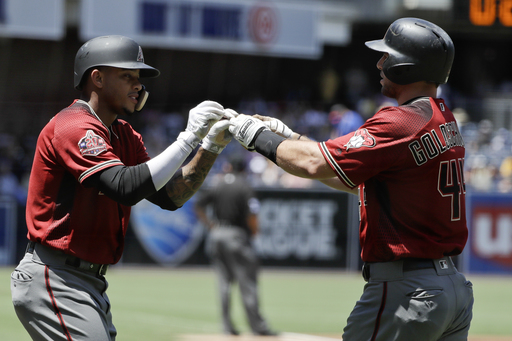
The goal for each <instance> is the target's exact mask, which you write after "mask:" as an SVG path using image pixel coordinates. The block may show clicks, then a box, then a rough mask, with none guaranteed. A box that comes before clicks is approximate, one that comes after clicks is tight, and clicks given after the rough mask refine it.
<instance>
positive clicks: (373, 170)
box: [229, 18, 473, 341]
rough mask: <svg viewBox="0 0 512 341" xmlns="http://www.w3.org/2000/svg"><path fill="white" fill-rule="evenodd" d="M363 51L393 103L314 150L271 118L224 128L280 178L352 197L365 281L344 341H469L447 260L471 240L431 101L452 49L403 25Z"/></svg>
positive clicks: (447, 133)
mask: <svg viewBox="0 0 512 341" xmlns="http://www.w3.org/2000/svg"><path fill="white" fill-rule="evenodd" d="M366 45H367V46H368V47H369V48H371V49H373V50H376V51H379V52H382V53H383V55H382V57H381V58H380V60H379V61H378V63H377V68H378V70H379V71H380V76H381V78H382V79H381V81H380V83H381V85H382V93H383V94H384V95H385V96H387V97H389V98H393V99H395V100H396V101H397V103H398V106H389V107H385V108H382V109H380V110H379V111H378V112H377V113H376V114H375V115H374V116H373V117H372V118H370V119H368V120H367V121H366V122H365V123H364V124H363V125H362V126H361V127H360V128H359V129H358V130H357V131H355V132H354V133H349V134H347V135H345V136H340V137H338V138H335V139H332V140H328V141H324V142H319V143H318V142H314V141H302V140H303V139H304V138H303V137H301V136H300V135H298V134H296V133H294V132H292V131H290V129H289V128H287V127H286V126H284V124H283V123H282V122H280V121H277V120H275V119H272V118H269V117H259V118H260V119H264V120H265V121H264V122H262V121H260V120H258V118H255V117H252V116H247V115H239V116H237V117H235V118H233V119H231V122H232V125H231V126H230V127H229V130H230V131H231V132H232V133H233V134H234V137H235V138H236V139H237V140H238V141H239V142H240V143H242V145H244V146H245V147H247V148H248V149H249V150H251V149H252V150H256V151H257V152H259V153H261V154H262V155H265V156H266V157H268V158H269V159H271V160H272V161H274V162H275V163H276V164H277V165H278V166H280V167H281V168H282V169H284V170H286V171H287V172H289V173H291V174H294V175H297V176H301V177H305V178H312V179H318V180H321V181H322V182H324V183H325V184H328V185H330V186H331V187H334V188H336V189H339V190H343V191H347V192H350V193H354V194H357V195H358V196H359V200H360V220H361V221H360V243H361V247H362V251H361V257H362V260H363V261H364V267H363V277H364V278H365V280H366V281H367V284H366V285H365V287H364V291H363V294H362V296H361V299H360V300H359V301H358V302H357V303H356V305H355V307H354V309H353V311H352V313H351V314H350V316H349V318H348V321H347V325H346V327H345V329H344V334H343V340H344V341H362V340H365V341H369V340H372V341H373V340H381V341H384V340H385V341H390V340H404V341H405V340H407V341H409V340H415V341H434V340H443V341H456V340H457V341H458V340H466V339H467V336H468V331H469V326H470V321H471V318H472V306H473V289H472V284H471V283H470V282H469V281H467V280H466V278H465V277H464V275H462V274H461V273H459V272H458V271H457V269H456V268H455V266H454V264H453V262H452V259H451V258H450V257H451V256H456V255H458V254H460V253H461V252H462V250H463V248H464V246H465V244H466V241H467V237H468V229H467V226H466V209H465V185H464V176H463V169H464V165H463V164H464V153H465V149H464V141H463V140H462V137H461V135H460V133H459V130H458V128H457V124H456V121H455V119H454V117H453V114H452V113H451V111H450V109H449V108H448V107H447V105H446V104H445V102H444V101H443V99H441V98H436V94H437V87H438V85H439V84H444V83H446V81H447V79H448V76H449V73H450V69H451V66H452V61H453V57H454V46H453V43H452V40H451V39H450V37H449V36H448V34H447V33H446V32H445V31H444V30H442V29H441V28H440V27H438V26H437V25H435V24H433V23H431V22H428V21H425V20H421V19H417V18H402V19H399V20H396V21H395V22H393V23H392V24H391V26H390V27H389V29H388V30H387V32H386V34H385V36H384V39H382V40H376V41H370V42H367V43H366ZM274 132H278V133H279V135H278V134H276V133H274ZM297 139H298V141H297Z"/></svg>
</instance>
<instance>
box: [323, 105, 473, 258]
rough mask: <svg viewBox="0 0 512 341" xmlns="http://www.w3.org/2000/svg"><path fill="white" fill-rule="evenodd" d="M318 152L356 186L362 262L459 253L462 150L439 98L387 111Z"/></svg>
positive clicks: (463, 223)
mask: <svg viewBox="0 0 512 341" xmlns="http://www.w3.org/2000/svg"><path fill="white" fill-rule="evenodd" d="M319 147H320V149H321V151H322V153H323V155H324V157H325V160H326V161H327V162H328V163H329V165H330V166H331V167H332V169H333V170H334V171H335V173H336V174H337V176H338V178H339V179H340V180H341V181H342V182H343V183H344V184H345V185H346V186H348V187H350V188H355V187H356V186H358V187H359V200H360V243H361V247H362V252H361V257H362V259H363V261H366V262H384V261H393V260H397V259H401V258H408V257H418V258H432V259H437V258H441V257H443V256H447V255H458V254H460V253H461V252H462V250H463V248H464V246H465V244H466V241H467V237H468V230H467V225H466V210H465V185H464V176H463V169H464V165H463V164H464V154H465V149H464V142H463V139H462V136H461V134H460V132H459V129H458V127H457V124H456V121H455V119H454V117H453V114H452V113H451V111H450V110H449V109H448V108H447V106H446V104H445V103H444V101H443V100H442V99H434V98H427V97H421V98H418V99H415V100H412V101H410V102H409V103H406V104H404V105H401V106H398V107H385V108H382V109H381V110H379V111H378V112H377V113H376V114H375V115H374V116H373V117H372V118H370V119H368V120H367V121H366V123H365V124H363V125H362V126H361V127H360V128H359V130H357V131H356V132H354V133H350V134H347V135H345V136H341V137H338V138H336V139H333V140H328V141H326V142H321V143H319Z"/></svg>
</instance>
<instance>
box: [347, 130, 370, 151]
mask: <svg viewBox="0 0 512 341" xmlns="http://www.w3.org/2000/svg"><path fill="white" fill-rule="evenodd" d="M376 144H377V143H376V141H375V138H374V137H373V136H372V135H371V134H370V133H369V132H368V130H367V129H366V128H363V129H359V130H357V131H356V132H355V133H354V136H352V137H351V138H350V140H349V141H348V142H347V144H346V145H344V146H343V147H345V148H347V151H348V150H349V149H350V148H361V147H369V148H373V147H375V145H376Z"/></svg>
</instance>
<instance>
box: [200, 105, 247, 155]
mask: <svg viewBox="0 0 512 341" xmlns="http://www.w3.org/2000/svg"><path fill="white" fill-rule="evenodd" d="M236 116H238V113H237V112H236V111H234V110H233V109H225V110H224V117H225V118H227V119H221V120H220V121H218V122H217V123H215V124H214V125H213V126H212V128H211V129H210V132H209V133H208V135H206V137H205V138H204V139H203V143H202V147H203V149H205V150H207V151H209V152H212V153H215V154H220V152H222V150H223V149H224V148H225V147H226V146H227V145H228V143H229V142H231V139H232V138H233V135H232V134H231V133H230V132H229V130H228V128H229V126H230V125H231V122H230V121H229V119H231V118H234V117H236Z"/></svg>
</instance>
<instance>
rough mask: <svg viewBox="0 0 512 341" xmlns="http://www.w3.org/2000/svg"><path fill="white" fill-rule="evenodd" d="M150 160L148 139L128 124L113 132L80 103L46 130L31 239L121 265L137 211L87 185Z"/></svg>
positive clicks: (38, 156)
mask: <svg viewBox="0 0 512 341" xmlns="http://www.w3.org/2000/svg"><path fill="white" fill-rule="evenodd" d="M147 160H149V156H148V154H147V152H146V149H145V147H144V143H143V142H142V137H141V136H140V135H139V134H138V133H137V132H135V131H134V130H133V128H132V127H131V125H130V124H128V123H127V122H125V121H121V120H116V121H115V122H114V123H113V124H112V125H111V127H110V129H109V128H107V127H106V126H105V125H104V124H103V123H102V122H101V120H100V119H99V118H98V117H97V116H96V114H95V113H93V112H92V110H91V109H90V108H89V106H88V105H87V104H86V103H85V102H82V101H75V102H74V103H73V104H72V105H71V106H69V107H68V108H66V109H64V110H62V111H61V112H59V113H58V114H57V115H56V116H55V117H53V118H52V120H51V121H50V122H49V123H48V124H47V125H46V126H45V127H44V128H43V130H42V131H41V133H40V135H39V137H38V140H37V146H36V151H35V156H34V163H33V165H32V171H31V175H30V181H29V191H28V198H27V212H26V218H27V227H28V238H29V239H30V240H32V241H36V242H39V243H42V244H46V245H50V246H52V247H53V248H56V249H60V250H62V251H64V252H65V253H68V254H71V255H74V256H77V257H79V258H81V259H84V260H86V261H89V262H93V263H101V264H114V263H116V262H118V261H119V259H120V257H121V254H122V251H123V247H124V235H125V233H126V228H127V226H128V220H129V217H130V211H131V208H130V207H129V206H124V205H121V204H118V203H117V202H115V201H114V200H112V199H110V198H108V197H106V196H105V195H103V194H102V193H101V192H99V191H98V190H97V189H95V188H90V187H89V188H87V187H86V186H84V181H85V180H86V179H87V178H88V177H89V176H91V175H92V174H95V173H97V172H98V171H100V170H102V169H106V168H108V167H112V166H115V165H126V166H133V165H137V164H140V163H143V162H146V161H147Z"/></svg>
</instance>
